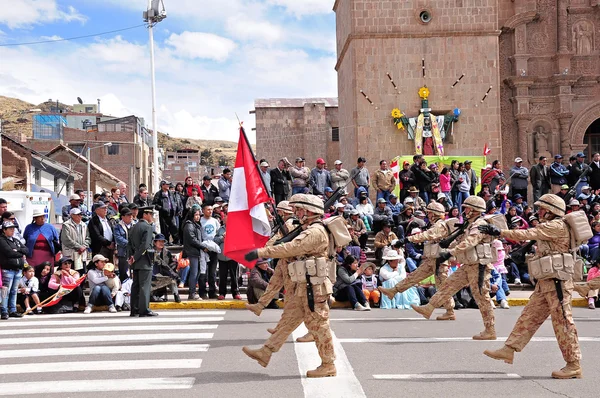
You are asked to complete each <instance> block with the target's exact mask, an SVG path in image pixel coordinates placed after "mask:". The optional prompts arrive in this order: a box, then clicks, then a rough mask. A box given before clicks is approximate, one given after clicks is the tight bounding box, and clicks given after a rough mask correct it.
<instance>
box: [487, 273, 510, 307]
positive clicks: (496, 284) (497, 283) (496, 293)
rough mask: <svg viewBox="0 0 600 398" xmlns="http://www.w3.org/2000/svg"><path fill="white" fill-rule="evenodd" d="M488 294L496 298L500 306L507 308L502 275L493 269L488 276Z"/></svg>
mask: <svg viewBox="0 0 600 398" xmlns="http://www.w3.org/2000/svg"><path fill="white" fill-rule="evenodd" d="M490 296H491V297H492V298H493V297H495V298H496V301H497V302H498V303H500V308H504V309H509V308H510V307H509V306H508V301H507V300H506V292H505V291H504V288H502V277H501V276H500V274H499V273H498V272H496V270H495V269H492V270H491V278H490Z"/></svg>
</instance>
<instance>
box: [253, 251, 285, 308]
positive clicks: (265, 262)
mask: <svg viewBox="0 0 600 398" xmlns="http://www.w3.org/2000/svg"><path fill="white" fill-rule="evenodd" d="M273 272H274V271H273V268H271V267H269V259H266V258H259V259H258V260H257V261H256V265H255V266H254V268H252V270H250V277H249V278H248V291H247V293H246V294H247V296H248V303H250V304H256V303H258V300H260V298H261V297H262V295H263V294H265V291H266V290H267V286H268V285H269V280H271V277H272V276H273ZM276 301H277V300H276V299H273V300H272V301H271V303H270V304H269V305H268V306H267V308H278V307H277V303H276Z"/></svg>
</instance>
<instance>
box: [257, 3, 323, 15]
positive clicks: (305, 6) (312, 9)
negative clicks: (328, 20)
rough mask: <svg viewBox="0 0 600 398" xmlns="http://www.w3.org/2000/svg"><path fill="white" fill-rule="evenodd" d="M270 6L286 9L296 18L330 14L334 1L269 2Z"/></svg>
mask: <svg viewBox="0 0 600 398" xmlns="http://www.w3.org/2000/svg"><path fill="white" fill-rule="evenodd" d="M267 2H268V3H269V4H271V5H274V6H281V7H285V9H286V11H287V12H289V13H290V14H294V15H295V16H296V18H301V17H303V16H305V15H316V14H329V13H331V12H333V11H332V10H333V3H334V0H268V1H267Z"/></svg>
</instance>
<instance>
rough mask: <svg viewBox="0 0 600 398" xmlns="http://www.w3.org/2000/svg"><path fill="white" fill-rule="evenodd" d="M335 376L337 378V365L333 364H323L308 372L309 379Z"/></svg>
mask: <svg viewBox="0 0 600 398" xmlns="http://www.w3.org/2000/svg"><path fill="white" fill-rule="evenodd" d="M333 376H337V370H336V369H335V365H334V364H332V363H322V364H321V366H319V367H318V368H316V369H315V370H309V371H308V372H306V377H309V378H316V377H333Z"/></svg>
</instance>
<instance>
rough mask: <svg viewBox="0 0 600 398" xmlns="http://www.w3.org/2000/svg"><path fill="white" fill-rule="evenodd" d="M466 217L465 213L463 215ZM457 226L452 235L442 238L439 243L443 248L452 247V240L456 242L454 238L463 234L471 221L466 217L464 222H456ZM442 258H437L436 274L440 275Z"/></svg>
mask: <svg viewBox="0 0 600 398" xmlns="http://www.w3.org/2000/svg"><path fill="white" fill-rule="evenodd" d="M463 217H464V215H463ZM456 226H458V228H457V229H456V230H455V231H454V232H452V233H451V234H450V235H448V236H447V237H445V238H444V239H442V240H441V241H440V242H439V243H438V245H439V246H440V247H441V248H442V249H447V248H448V247H450V244H451V243H452V242H454V240H456V239H457V238H458V237H459V236H461V235H462V234H464V233H465V231H466V230H467V228H468V227H469V221H468V220H466V219H465V221H463V223H462V224H456ZM440 260H441V259H440V258H439V257H438V259H437V260H435V274H436V275H439V273H440V265H441V264H442V262H443V261H440Z"/></svg>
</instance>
